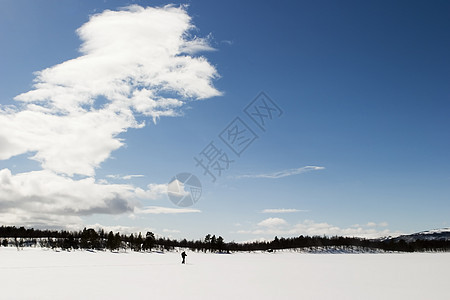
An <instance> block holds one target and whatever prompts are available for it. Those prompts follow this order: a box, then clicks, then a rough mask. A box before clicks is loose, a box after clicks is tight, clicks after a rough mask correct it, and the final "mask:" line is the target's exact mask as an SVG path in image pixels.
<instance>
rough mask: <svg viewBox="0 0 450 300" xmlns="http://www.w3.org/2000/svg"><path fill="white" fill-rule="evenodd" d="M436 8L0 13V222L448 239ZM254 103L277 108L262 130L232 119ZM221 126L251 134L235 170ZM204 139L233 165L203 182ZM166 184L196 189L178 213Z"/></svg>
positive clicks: (448, 185)
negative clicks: (176, 179)
mask: <svg viewBox="0 0 450 300" xmlns="http://www.w3.org/2000/svg"><path fill="white" fill-rule="evenodd" d="M169 3H173V4H174V6H173V7H166V8H164V5H166V4H169ZM184 4H187V6H182V7H180V5H184ZM130 5H137V6H133V7H131V8H130V7H129V6H130ZM127 7H128V8H127ZM105 10H110V12H108V11H106V12H105ZM449 12H450V4H449V3H448V2H446V1H433V2H431V3H430V2H425V1H394V2H393V1H376V2H375V1H373V2H361V1H339V2H334V1H320V2H311V1H288V2H285V3H282V4H280V3H278V2H276V1H264V2H260V1H246V2H245V3H242V1H241V2H239V1H190V2H162V1H135V2H127V1H84V2H80V1H64V2H61V1H43V2H39V3H37V2H35V1H10V0H7V1H3V2H2V9H1V10H0V39H1V41H2V43H1V44H2V47H0V57H1V59H0V105H1V106H0V125H1V127H0V170H1V171H0V183H1V184H0V208H1V211H0V218H1V219H2V223H4V224H6V225H27V226H34V227H56V228H69V229H76V228H80V227H81V228H82V227H83V226H94V225H96V226H100V225H101V226H103V227H105V228H107V229H113V230H120V231H122V232H125V231H146V230H152V231H153V232H155V233H157V234H160V235H164V236H172V237H176V238H181V237H186V238H193V239H194V238H195V239H196V238H202V237H203V236H204V235H206V234H207V233H212V234H218V235H222V236H223V237H224V238H225V240H228V241H230V240H236V241H245V240H252V239H259V238H273V236H275V235H278V236H296V235H300V234H304V235H306V234H310V235H312V234H320V235H322V234H330V235H334V234H338V235H356V236H367V237H374V236H384V235H395V234H398V233H410V232H415V231H421V230H427V229H431V228H440V227H448V226H450V220H449V218H448V216H449V212H450V201H449V195H450V173H449V170H450V159H449V155H448V153H449V152H450V139H449V129H450V118H449V117H448V116H449V115H450V104H449V95H450V85H449V78H450V76H449V75H450V74H449V72H450V71H449V70H450V61H449V55H448V53H450V39H449V37H448V32H449V31H450V21H449V20H448V14H449ZM93 15H96V17H91V16H93ZM121 22H122V23H121ZM118 24H119V25H118ZM190 25H194V26H195V28H194V27H192V26H190ZM82 26H83V27H82ZM80 27H81V28H82V29H81V30H79V31H77V29H78V28H80ZM77 32H78V33H77ZM82 45H83V46H82ZM80 49H81V50H80ZM80 51H81V52H80ZM43 70H45V71H43ZM38 71H42V72H41V73H35V72H38ZM261 91H264V92H265V93H266V94H267V95H268V96H269V97H270V98H271V99H272V100H273V101H274V102H275V103H276V104H277V105H278V106H279V107H280V108H281V109H282V111H283V114H282V115H281V116H280V117H274V118H273V120H271V121H270V122H269V123H268V126H267V130H266V131H265V132H263V131H261V130H260V128H258V127H257V126H256V125H255V124H254V123H252V121H251V120H250V119H249V118H248V116H246V114H245V113H244V108H245V107H246V106H247V105H248V104H249V103H250V102H251V101H252V100H254V99H255V97H256V96H257V95H258V94H259V93H260V92H261ZM235 117H240V118H241V119H242V120H243V121H244V122H245V123H246V124H247V125H248V126H249V127H251V129H252V130H254V132H255V133H256V135H257V136H258V139H257V140H255V142H253V143H252V144H251V145H250V146H249V147H248V148H247V149H246V150H245V151H244V152H243V153H242V155H241V156H240V157H237V156H236V155H235V154H234V153H232V152H231V151H230V150H229V149H228V148H227V146H226V145H224V144H223V143H221V140H220V139H219V134H220V133H221V132H222V131H223V130H224V129H225V128H226V127H227V125H228V124H230V122H231V121H233V119H234V118H235ZM211 141H213V142H214V143H215V144H216V145H217V146H219V147H221V149H222V151H223V152H226V153H227V155H228V156H229V158H230V159H231V160H234V162H233V163H231V164H230V167H229V169H228V170H225V171H224V172H223V173H222V174H221V176H220V177H218V178H217V180H216V182H211V179H210V177H208V176H207V175H204V174H203V171H202V169H201V168H199V167H196V165H195V164H196V162H195V161H194V157H195V156H198V155H199V153H200V152H201V151H202V150H203V149H204V148H205V147H206V146H207V145H208V144H209V143H210V142H211ZM180 172H190V173H193V174H194V175H196V176H197V177H198V178H199V179H200V181H201V182H202V186H203V194H202V197H201V199H200V200H199V201H198V202H197V203H196V204H195V205H193V206H191V207H188V208H180V207H177V206H175V205H174V204H172V202H170V200H169V198H168V197H167V194H166V192H165V191H166V184H167V183H168V182H169V180H170V179H171V178H172V177H173V176H175V175H176V174H178V173H180ZM274 173H278V174H279V175H280V174H282V176H273V174H274ZM130 175H137V176H130ZM262 175H265V176H262ZM124 177H125V178H124ZM274 177H278V178H274Z"/></svg>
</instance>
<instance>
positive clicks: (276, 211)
mask: <svg viewBox="0 0 450 300" xmlns="http://www.w3.org/2000/svg"><path fill="white" fill-rule="evenodd" d="M308 211H309V210H300V209H295V208H267V209H264V210H262V211H261V213H263V214H284V213H295V212H308Z"/></svg>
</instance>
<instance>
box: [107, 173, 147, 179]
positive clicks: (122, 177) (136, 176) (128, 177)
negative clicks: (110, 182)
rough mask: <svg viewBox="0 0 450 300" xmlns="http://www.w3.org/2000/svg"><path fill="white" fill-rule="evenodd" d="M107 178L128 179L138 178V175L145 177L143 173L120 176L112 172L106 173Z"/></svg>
mask: <svg viewBox="0 0 450 300" xmlns="http://www.w3.org/2000/svg"><path fill="white" fill-rule="evenodd" d="M106 177H107V178H111V179H123V180H130V179H132V178H139V177H145V176H144V175H125V176H120V175H117V174H112V175H106Z"/></svg>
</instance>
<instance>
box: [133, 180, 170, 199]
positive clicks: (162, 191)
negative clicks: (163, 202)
mask: <svg viewBox="0 0 450 300" xmlns="http://www.w3.org/2000/svg"><path fill="white" fill-rule="evenodd" d="M147 188H148V189H147V190H143V189H141V188H136V195H137V196H138V197H139V198H143V199H151V200H156V199H160V198H162V197H163V196H165V195H167V184H156V183H150V184H149V185H147Z"/></svg>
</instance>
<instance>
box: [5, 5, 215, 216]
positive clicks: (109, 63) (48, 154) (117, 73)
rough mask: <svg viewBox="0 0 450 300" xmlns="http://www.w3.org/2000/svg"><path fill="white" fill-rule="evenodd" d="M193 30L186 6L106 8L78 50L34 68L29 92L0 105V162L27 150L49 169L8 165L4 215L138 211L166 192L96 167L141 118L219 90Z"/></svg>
mask: <svg viewBox="0 0 450 300" xmlns="http://www.w3.org/2000/svg"><path fill="white" fill-rule="evenodd" d="M193 29H195V27H194V25H193V24H192V23H191V17H190V16H189V15H188V13H187V11H186V8H185V7H184V6H180V7H174V6H164V7H158V8H153V7H146V8H144V7H141V6H137V5H132V6H129V7H126V8H123V9H120V10H117V11H111V10H105V11H104V12H102V13H99V14H96V15H93V16H91V17H90V19H89V21H88V22H87V23H85V24H84V25H82V26H81V27H80V28H79V29H78V30H77V34H78V36H79V37H80V39H81V41H82V44H81V47H80V52H81V55H80V56H79V57H77V58H74V59H71V60H67V61H65V62H62V63H60V64H58V65H55V66H52V67H49V68H47V69H44V70H42V71H39V72H36V78H35V80H34V85H33V89H32V90H30V91H28V92H25V93H23V94H20V95H18V96H17V97H15V99H14V100H15V101H16V102H17V104H16V105H15V106H0V160H8V159H10V158H12V157H14V156H18V155H22V154H26V155H30V156H29V158H30V159H32V160H35V161H37V162H39V164H40V165H41V168H42V170H30V171H29V172H25V173H20V174H12V172H11V170H9V169H3V170H1V175H0V176H1V180H2V184H1V185H0V207H2V208H3V209H2V212H1V213H0V216H1V217H2V220H4V222H7V223H9V224H12V223H20V224H29V225H33V222H36V224H39V223H41V222H42V223H45V222H48V223H49V224H58V223H61V224H68V223H73V224H75V223H78V222H79V221H80V216H84V215H89V214H94V213H105V214H120V213H124V212H132V211H133V210H134V209H135V208H136V207H138V205H139V201H138V199H139V198H140V197H144V198H157V197H158V196H160V195H161V191H162V187H161V185H155V184H153V185H152V184H150V185H149V186H148V190H144V189H141V188H137V187H134V186H132V185H127V184H110V183H108V182H107V181H105V180H103V181H101V184H99V182H97V181H96V180H95V170H96V168H98V167H99V166H100V165H101V163H103V162H104V161H105V160H107V159H108V158H110V157H111V153H112V152H113V151H115V150H117V149H119V148H121V147H123V146H124V145H125V141H124V140H123V139H122V138H119V137H118V136H119V134H121V133H124V132H126V131H127V130H128V129H130V128H142V127H144V126H145V123H143V122H141V123H139V122H138V121H137V120H136V116H145V117H148V118H151V119H153V121H154V122H155V121H156V120H157V119H158V118H160V117H163V116H179V115H181V114H182V111H181V109H182V107H183V105H185V104H186V103H187V102H189V101H194V100H202V99H207V98H210V97H214V96H219V95H221V92H220V91H218V90H217V89H216V88H215V87H214V86H213V80H214V79H216V78H218V77H219V75H218V73H217V71H216V69H215V68H214V66H212V65H211V64H210V63H209V62H208V61H207V60H206V59H205V58H204V57H202V56H199V55H195V54H197V53H198V52H200V51H208V50H213V49H212V48H211V47H210V46H209V43H208V38H200V37H196V36H192V35H191V32H192V30H193ZM75 175H81V176H82V177H87V178H84V179H80V180H76V179H74V176H75ZM131 178H132V175H130V176H124V177H123V179H131Z"/></svg>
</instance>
